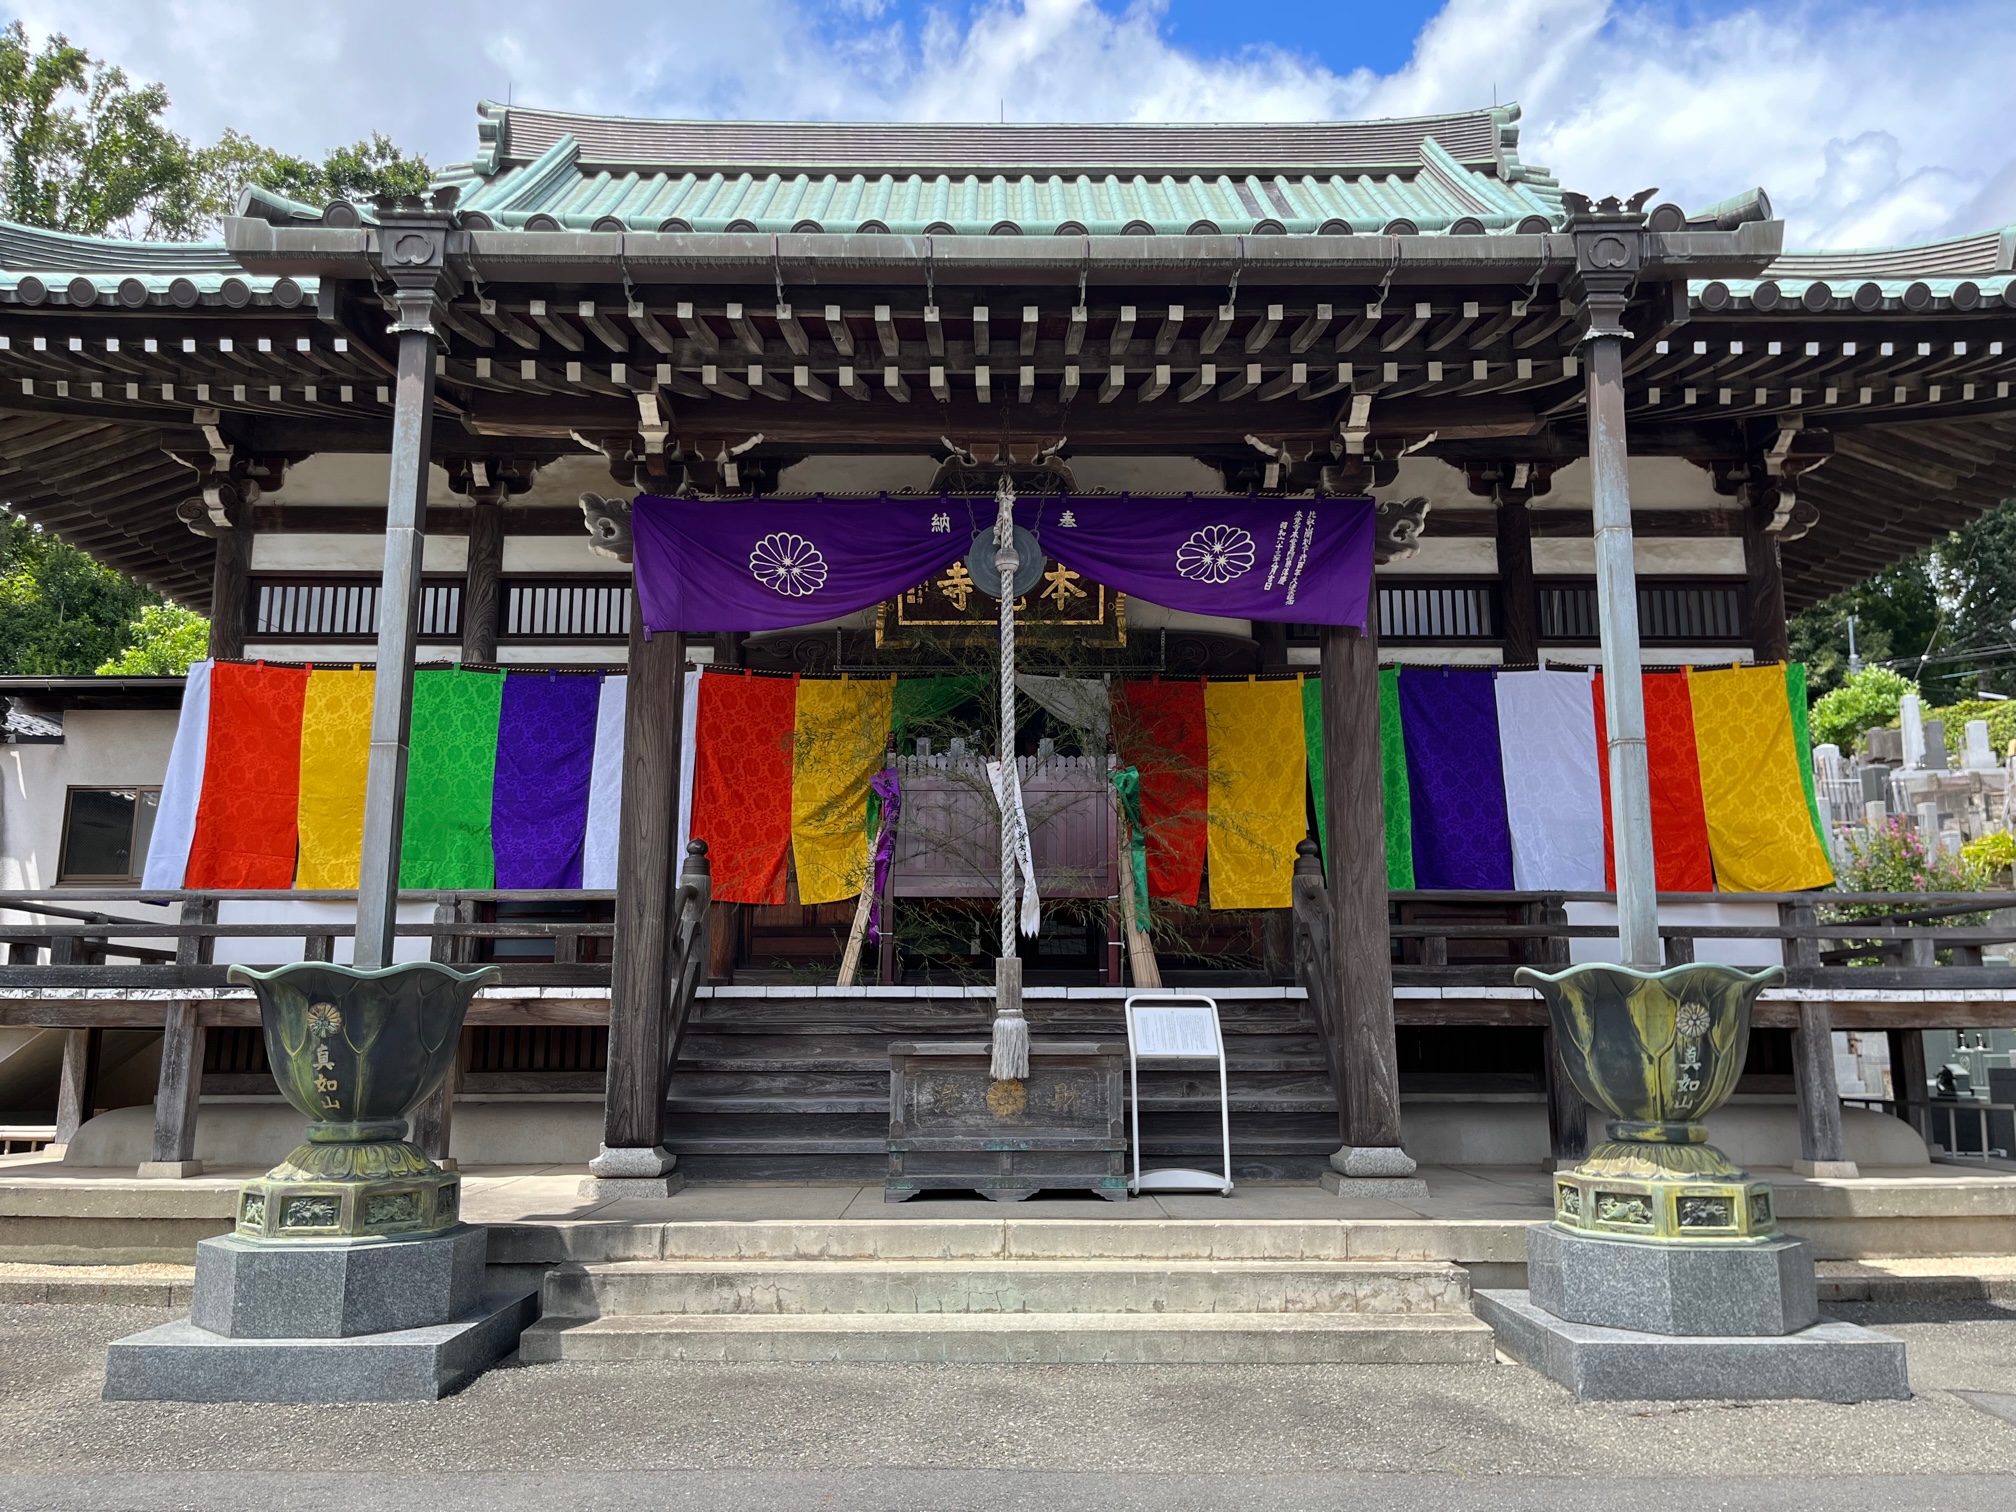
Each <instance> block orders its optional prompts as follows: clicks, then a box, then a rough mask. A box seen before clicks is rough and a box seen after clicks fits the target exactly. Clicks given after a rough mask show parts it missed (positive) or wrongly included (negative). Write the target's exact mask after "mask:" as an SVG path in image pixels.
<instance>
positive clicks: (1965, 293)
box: [1687, 228, 2016, 314]
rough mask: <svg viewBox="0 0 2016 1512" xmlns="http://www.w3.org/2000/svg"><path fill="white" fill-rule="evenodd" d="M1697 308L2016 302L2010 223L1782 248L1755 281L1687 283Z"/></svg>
mask: <svg viewBox="0 0 2016 1512" xmlns="http://www.w3.org/2000/svg"><path fill="white" fill-rule="evenodd" d="M1687 291H1688V295H1689V297H1690V299H1691V301H1692V303H1693V305H1694V307H1695V308H1696V309H1700V310H1706V311H1708V312H1710V313H1719V312H1722V311H1725V310H1737V311H1756V312H1757V313H1759V314H1771V313H1773V312H1777V311H1781V310H1788V309H1791V308H1793V307H1795V306H1797V307H1801V308H1804V309H1806V310H1808V311H1810V312H1811V313H1813V314H1820V313H1822V312H1824V311H1828V310H1833V311H1840V312H1853V313H1858V314H1873V313H1875V312H1877V311H1879V310H1899V309H1901V310H1908V311H1911V312H1912V313H1918V314H1922V313H1924V312H1926V311H1934V310H1959V311H1962V312H1965V311H1967V310H1973V309H1997V308H2001V309H2011V308H2016V228H2012V229H2010V230H2005V231H1984V232H1980V233H1978V234H1976V235H1973V236H1956V237H1952V238H1949V239H1948V240H1946V241H1937V242H1925V243H1922V244H1920V245H1918V246H1910V247H1868V248H1861V249H1856V250H1842V251H1838V252H1787V253H1785V254H1784V255H1783V256H1781V257H1779V259H1778V260H1777V261H1776V262H1774V263H1772V264H1771V266H1770V267H1768V268H1766V269H1765V270H1764V273H1763V276H1762V277H1760V278H1755V279H1728V280H1720V281H1714V282H1703V281H1701V280H1695V281H1692V282H1690V283H1689V284H1688V286H1687Z"/></svg>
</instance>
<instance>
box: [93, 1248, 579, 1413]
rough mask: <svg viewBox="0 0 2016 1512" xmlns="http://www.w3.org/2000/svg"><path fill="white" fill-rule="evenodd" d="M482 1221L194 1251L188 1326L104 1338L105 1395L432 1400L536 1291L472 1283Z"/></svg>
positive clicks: (510, 1345) (472, 1371) (525, 1315)
mask: <svg viewBox="0 0 2016 1512" xmlns="http://www.w3.org/2000/svg"><path fill="white" fill-rule="evenodd" d="M487 1250H488V1242H487V1235H486V1234H485V1233H484V1231H483V1230H482V1229H480V1228H471V1227H469V1226H467V1225H458V1226H457V1227H455V1228H452V1229H449V1230H447V1231H445V1232H443V1233H440V1234H432V1235H428V1236H427V1237H425V1238H412V1239H356V1240H257V1239H244V1238H240V1237H238V1236H237V1235H225V1236H223V1237H220V1238H215V1239H205V1240H203V1241H202V1242H201V1243H200V1244H198V1245H197V1247H196V1286H195V1296H194V1299H193V1303H192V1306H191V1308H190V1316H189V1318H188V1319H187V1320H185V1321H181V1322H175V1323H166V1324H163V1325H162V1326H161V1327H159V1328H152V1329H148V1330H147V1331H146V1332H145V1333H138V1334H134V1335H132V1336H130V1337H128V1338H124V1339H120V1340H117V1341H115V1342H114V1343H113V1344H112V1346H111V1347H110V1349H109V1351H108V1352H107V1355H106V1362H105V1398H106V1400H108V1401H175V1402H393V1401H432V1400H434V1399H435V1398H437V1397H440V1396H443V1395H445V1394H446V1393H448V1392H451V1391H454V1390H457V1389H458V1388H460V1387H461V1386H463V1385H464V1384H466V1383H467V1382H468V1381H469V1380H471V1379H473V1378H474V1377H475V1376H477V1375H479V1374H480V1373H481V1372H482V1371H483V1370H484V1368H485V1367H487V1366H489V1365H490V1364H491V1363H493V1362H494V1361H496V1360H497V1359H498V1358H499V1357H501V1356H503V1355H506V1354H509V1353H510V1352H511V1351H512V1350H513V1349H514V1348H516V1347H517V1342H518V1335H519V1334H520V1333H521V1332H523V1331H524V1329H525V1328H526V1327H527V1326H529V1325H530V1324H531V1323H532V1322H534V1321H535V1320H536V1319H537V1318H538V1315H539V1304H538V1296H537V1294H536V1293H534V1292H529V1291H528V1292H493V1293H487V1294H486V1293H485V1291H484V1289H483V1281H484V1267H485V1263H486V1260H487V1258H488V1256H487Z"/></svg>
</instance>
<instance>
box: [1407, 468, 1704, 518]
mask: <svg viewBox="0 0 2016 1512" xmlns="http://www.w3.org/2000/svg"><path fill="white" fill-rule="evenodd" d="M1630 481H1631V507H1632V508H1633V509H1726V508H1728V507H1729V504H1730V501H1729V500H1728V499H1726V498H1724V497H1723V496H1722V495H1720V494H1718V493H1716V492H1715V486H1714V483H1713V482H1712V481H1711V480H1710V478H1709V476H1708V473H1707V470H1706V469H1704V468H1699V467H1696V466H1695V465H1694V464H1693V463H1692V462H1689V461H1687V460H1686V458H1684V457H1633V458H1632V459H1631V468H1630ZM1379 496H1380V497H1381V498H1384V499H1411V498H1415V497H1417V496H1419V497H1423V498H1426V499H1429V500H1431V501H1432V502H1433V503H1434V504H1435V505H1436V507H1437V508H1441V507H1443V506H1445V505H1446V506H1449V507H1453V508H1466V509H1468V508H1475V507H1476V505H1477V504H1478V503H1479V502H1480V501H1479V499H1478V496H1477V495H1476V494H1473V493H1471V492H1470V486H1469V483H1468V480H1467V479H1466V478H1465V477H1464V474H1463V469H1462V468H1460V467H1453V466H1451V465H1450V464H1449V463H1447V462H1443V461H1440V460H1438V459H1436V458H1434V457H1403V458H1402V459H1401V461H1400V472H1399V475H1398V476H1397V477H1396V478H1395V479H1394V480H1393V482H1392V483H1391V484H1390V485H1389V486H1387V487H1385V488H1382V489H1380V490H1379ZM1533 504H1534V507H1535V508H1536V509H1583V510H1586V509H1588V508H1589V505H1590V494H1589V464H1588V462H1587V461H1585V460H1583V459H1581V458H1579V457H1578V458H1577V459H1576V460H1575V461H1573V462H1570V463H1569V464H1568V465H1567V466H1566V467H1563V468H1560V469H1558V470H1557V471H1556V472H1555V473H1554V476H1553V481H1552V485H1551V486H1550V487H1549V489H1548V491H1547V492H1546V493H1544V494H1542V495H1540V496H1539V497H1538V498H1536V499H1535V500H1534V501H1533Z"/></svg>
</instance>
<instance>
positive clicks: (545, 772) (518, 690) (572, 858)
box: [490, 672, 602, 888]
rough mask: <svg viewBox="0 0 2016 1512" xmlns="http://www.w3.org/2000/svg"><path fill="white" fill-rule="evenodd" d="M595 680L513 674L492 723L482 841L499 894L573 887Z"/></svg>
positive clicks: (590, 767)
mask: <svg viewBox="0 0 2016 1512" xmlns="http://www.w3.org/2000/svg"><path fill="white" fill-rule="evenodd" d="M601 697H602V679H601V678H599V677H583V676H578V675H577V676H572V677H559V676H555V675H554V674H553V673H550V672H513V673H511V674H510V675H509V676H507V677H506V678H505V679H504V703H503V707H502V709H501V710H500V711H499V714H498V718H497V774H496V776H495V778H494V779H493V782H492V786H491V789H490V840H491V845H492V847H493V848H494V851H495V854H496V857H497V885H498V886H499V887H553V888H572V887H579V886H580V885H581V844H582V837H583V836H584V835H585V833H586V832H587V828H588V782H589V779H590V777H591V776H592V775H593V773H594V768H595V710H596V705H597V704H598V703H599V701H600V700H601Z"/></svg>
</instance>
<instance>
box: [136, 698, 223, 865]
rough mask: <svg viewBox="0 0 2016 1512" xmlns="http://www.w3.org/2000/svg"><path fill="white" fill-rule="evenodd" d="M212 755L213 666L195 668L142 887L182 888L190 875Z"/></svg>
mask: <svg viewBox="0 0 2016 1512" xmlns="http://www.w3.org/2000/svg"><path fill="white" fill-rule="evenodd" d="M209 749H210V663H209V662H207V661H199V662H194V663H192V664H191V665H190V668H189V681H188V682H187V683H186V684H184V686H183V689H182V717H181V719H180V721H178V722H177V724H176V726H175V743H174V744H173V745H172V746H170V747H169V748H168V771H167V773H166V774H165V775H164V776H163V777H162V779H161V806H160V807H159V808H158V809H156V810H155V813H154V838H153V839H152V840H150V841H149V842H148V844H147V867H146V870H145V871H143V872H142V873H141V875H140V885H141V886H142V887H180V886H181V885H182V878H183V876H184V875H185V874H186V873H187V872H188V870H189V846H190V844H191V842H193V841H194V840H195V838H196V804H197V801H198V800H199V799H200V798H202V796H203V759H204V757H205V756H206V755H207V754H208V753H209Z"/></svg>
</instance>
